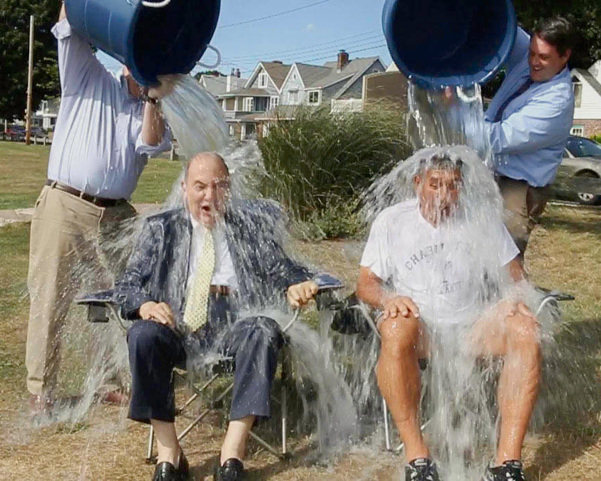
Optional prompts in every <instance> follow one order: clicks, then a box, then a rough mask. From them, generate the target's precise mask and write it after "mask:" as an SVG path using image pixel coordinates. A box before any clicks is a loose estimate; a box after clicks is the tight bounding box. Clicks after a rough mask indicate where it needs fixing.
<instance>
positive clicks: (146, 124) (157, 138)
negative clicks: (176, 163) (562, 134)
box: [142, 102, 165, 146]
mask: <svg viewBox="0 0 601 481" xmlns="http://www.w3.org/2000/svg"><path fill="white" fill-rule="evenodd" d="M164 135H165V120H164V119H163V116H162V115H161V113H160V111H159V108H158V107H157V106H156V104H153V103H151V102H146V104H145V106H144V119H143V121H142V141H143V142H144V143H145V144H146V145H153V146H154V145H159V144H160V143H161V141H162V140H163V136H164Z"/></svg>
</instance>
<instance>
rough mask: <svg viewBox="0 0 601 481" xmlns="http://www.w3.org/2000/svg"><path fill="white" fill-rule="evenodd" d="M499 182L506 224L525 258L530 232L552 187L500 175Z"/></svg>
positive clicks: (543, 207)
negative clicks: (538, 185) (535, 185)
mask: <svg viewBox="0 0 601 481" xmlns="http://www.w3.org/2000/svg"><path fill="white" fill-rule="evenodd" d="M497 184H498V185H499V189H500V190H501V195H502V196H503V205H504V207H505V226H506V227H507V230H508V231H509V233H510V234H511V237H512V238H513V240H514V242H515V243H516V245H517V247H518V249H519V250H520V257H521V258H522V259H523V258H524V254H525V253H526V247H527V246H528V241H529V239H530V234H531V232H532V230H533V229H534V227H535V226H536V224H537V223H538V220H539V217H540V216H541V215H542V213H543V211H544V210H545V206H546V205H547V201H548V200H549V191H550V188H549V187H548V186H546V187H532V186H531V185H529V184H528V182H526V181H524V180H515V179H510V178H509V177H504V176H500V177H499V178H498V179H497Z"/></svg>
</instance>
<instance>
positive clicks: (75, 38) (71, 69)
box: [52, 18, 110, 96]
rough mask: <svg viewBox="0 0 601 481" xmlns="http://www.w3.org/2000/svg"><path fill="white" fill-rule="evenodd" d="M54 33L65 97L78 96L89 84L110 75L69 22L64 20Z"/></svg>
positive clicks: (54, 29) (53, 30)
mask: <svg viewBox="0 0 601 481" xmlns="http://www.w3.org/2000/svg"><path fill="white" fill-rule="evenodd" d="M52 33H53V34H54V36H55V37H56V39H57V40H58V71H59V75H60V82H61V90H62V95H63V96H66V95H74V94H77V93H78V92H81V90H82V88H83V87H84V86H85V84H86V83H87V82H89V81H91V80H98V79H99V78H101V77H102V76H105V75H110V74H109V73H108V72H107V71H106V69H105V68H104V67H103V66H102V64H101V63H100V61H99V60H98V59H97V58H96V56H95V55H94V52H93V51H92V47H90V44H89V43H88V42H86V41H85V40H84V39H83V38H82V37H81V36H79V35H78V34H77V33H76V32H74V31H73V30H72V29H71V25H70V24H69V20H67V19H66V18H64V19H63V20H61V21H60V22H58V23H57V24H56V25H55V26H54V27H53V28H52Z"/></svg>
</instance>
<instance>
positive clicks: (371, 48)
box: [297, 43, 386, 63]
mask: <svg viewBox="0 0 601 481" xmlns="http://www.w3.org/2000/svg"><path fill="white" fill-rule="evenodd" d="M381 47H386V44H385V43H382V44H380V45H376V46H375V47H367V48H361V49H359V50H353V51H352V53H356V52H364V51H366V50H375V49H377V48H381ZM326 58H332V56H331V55H326V56H324V57H317V58H312V59H310V60H301V61H299V62H297V63H309V62H315V61H316V60H323V59H326Z"/></svg>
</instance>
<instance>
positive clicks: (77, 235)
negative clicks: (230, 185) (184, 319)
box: [26, 5, 170, 415]
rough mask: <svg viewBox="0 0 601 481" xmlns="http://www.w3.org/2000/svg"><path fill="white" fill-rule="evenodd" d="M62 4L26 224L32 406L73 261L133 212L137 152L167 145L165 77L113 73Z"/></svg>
mask: <svg viewBox="0 0 601 481" xmlns="http://www.w3.org/2000/svg"><path fill="white" fill-rule="evenodd" d="M66 13H67V12H66V11H65V6H64V5H63V7H62V9H61V13H60V18H59V22H58V23H57V24H56V25H55V27H54V28H53V30H52V32H53V33H54V35H55V37H56V38H57V40H58V54H59V55H58V63H59V74H60V81H61V90H62V93H61V107H60V111H59V114H58V119H57V125H56V129H55V132H54V139H53V144H52V149H51V151H50V159H49V162H48V179H47V181H46V184H45V186H44V188H43V189H42V192H41V194H40V196H39V198H38V200H37V202H36V206H35V211H34V215H33V221H32V225H31V240H30V258H29V275H28V288H29V294H30V297H31V308H30V317H29V325H28V334H27V354H26V365H27V388H28V390H29V391H30V394H31V397H30V409H31V412H32V414H33V415H37V414H40V413H44V412H48V411H49V409H50V408H51V406H52V403H53V399H52V397H53V391H54V387H55V384H56V378H57V371H58V359H59V345H60V330H61V326H62V324H63V321H64V319H65V317H66V314H67V312H68V310H69V305H70V304H71V302H72V300H73V298H74V296H75V295H76V293H77V291H78V289H79V288H80V285H81V281H82V279H81V276H82V269H81V266H89V265H90V263H91V262H92V261H95V260H97V250H96V247H95V245H96V237H97V236H98V234H99V233H100V232H101V231H106V230H107V228H110V227H111V226H115V225H116V223H117V222H118V221H120V220H123V219H126V218H128V217H132V216H134V215H135V210H134V208H133V207H132V206H131V205H130V204H129V202H128V200H129V199H130V198H131V195H132V193H133V191H134V189H135V187H136V184H137V182H138V178H139V177H140V174H141V173H142V170H143V168H144V166H145V165H146V162H147V159H148V157H149V156H150V155H154V154H156V153H158V152H160V151H162V150H166V149H167V148H168V147H169V145H170V135H169V133H168V131H167V130H166V129H165V124H164V121H163V119H162V117H161V115H160V113H159V111H158V108H157V106H156V102H157V100H158V99H160V98H161V97H163V96H164V95H165V94H166V93H167V92H168V91H169V87H168V86H165V85H163V86H161V87H159V88H153V89H150V90H149V91H148V92H147V93H146V92H145V91H144V90H143V89H142V88H141V87H140V86H139V85H138V84H137V83H136V82H135V81H134V80H133V79H132V78H131V75H130V73H129V70H128V69H127V68H124V69H123V73H122V75H121V76H120V78H115V77H113V75H111V74H110V73H109V72H108V71H107V70H106V69H105V68H104V67H103V66H102V64H101V63H100V62H99V61H98V59H97V58H96V57H95V55H94V53H93V51H92V48H91V47H90V45H89V44H88V43H87V42H86V41H85V40H84V39H83V38H82V37H81V36H79V35H78V34H77V33H76V32H74V31H72V29H71V26H70V24H69V21H68V19H67V15H66ZM76 267H78V269H77V271H78V273H77V274H76V273H75V271H76V269H75V268H76ZM112 267H114V266H112ZM83 270H84V271H85V269H83ZM115 396H116V393H115ZM115 396H113V397H115ZM117 397H118V396H117ZM108 400H109V401H111V400H113V401H119V399H108Z"/></svg>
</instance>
